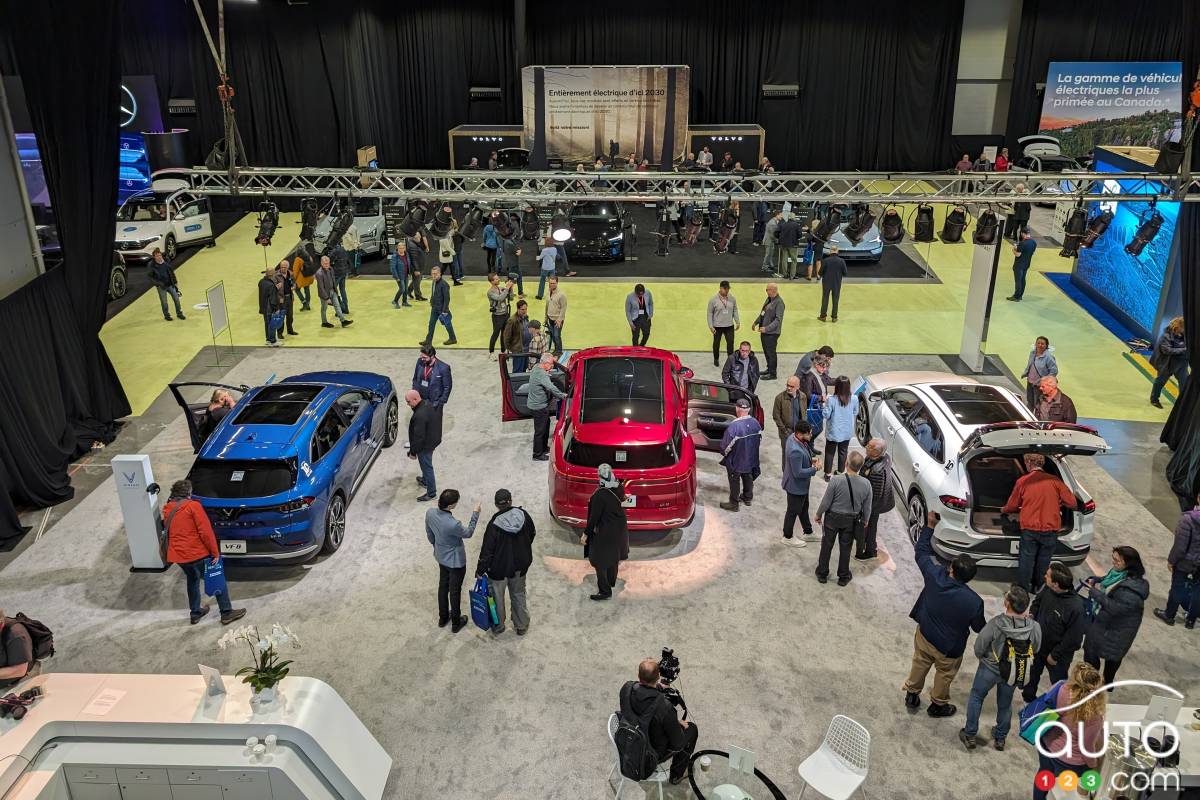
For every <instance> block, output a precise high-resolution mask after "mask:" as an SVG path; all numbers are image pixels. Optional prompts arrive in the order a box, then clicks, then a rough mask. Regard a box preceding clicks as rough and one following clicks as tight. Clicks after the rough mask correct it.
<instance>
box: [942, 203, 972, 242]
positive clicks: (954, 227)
mask: <svg viewBox="0 0 1200 800" xmlns="http://www.w3.org/2000/svg"><path fill="white" fill-rule="evenodd" d="M966 227H967V210H966V209H965V208H963V207H962V206H955V207H954V208H952V209H950V213H949V214H947V215H946V221H945V222H944V223H942V241H943V242H945V243H946V244H958V243H959V242H961V241H962V235H963V230H964V229H965V228H966Z"/></svg>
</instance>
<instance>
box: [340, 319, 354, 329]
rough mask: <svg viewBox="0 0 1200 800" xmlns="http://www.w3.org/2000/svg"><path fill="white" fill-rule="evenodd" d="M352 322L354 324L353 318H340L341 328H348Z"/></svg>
mask: <svg viewBox="0 0 1200 800" xmlns="http://www.w3.org/2000/svg"><path fill="white" fill-rule="evenodd" d="M353 324H354V320H352V319H344V320H342V327H343V328H349V327H350V326H351V325H353Z"/></svg>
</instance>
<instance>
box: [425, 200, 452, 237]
mask: <svg viewBox="0 0 1200 800" xmlns="http://www.w3.org/2000/svg"><path fill="white" fill-rule="evenodd" d="M453 221H454V209H453V208H451V207H450V204H449V203H443V204H442V205H440V206H439V207H438V210H437V211H435V212H434V213H433V222H432V223H430V225H429V232H430V233H432V234H433V235H434V237H435V238H438V239H441V238H444V237H445V236H446V235H447V234H448V233H450V223H451V222H453Z"/></svg>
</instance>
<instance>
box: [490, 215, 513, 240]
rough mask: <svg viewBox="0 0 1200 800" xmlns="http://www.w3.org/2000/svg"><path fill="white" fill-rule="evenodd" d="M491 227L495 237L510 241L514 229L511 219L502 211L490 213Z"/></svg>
mask: <svg viewBox="0 0 1200 800" xmlns="http://www.w3.org/2000/svg"><path fill="white" fill-rule="evenodd" d="M492 227H493V228H495V229H496V235H497V236H499V237H500V238H501V239H511V238H512V235H513V232H514V229H513V224H512V219H511V218H510V217H509V216H508V214H505V213H504V212H503V211H493V212H492Z"/></svg>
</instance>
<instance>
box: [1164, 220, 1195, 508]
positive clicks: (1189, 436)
mask: <svg viewBox="0 0 1200 800" xmlns="http://www.w3.org/2000/svg"><path fill="white" fill-rule="evenodd" d="M1175 232H1176V236H1178V237H1179V263H1180V265H1181V269H1182V270H1183V320H1184V325H1185V328H1186V331H1185V334H1184V335H1185V338H1186V339H1187V346H1188V361H1189V362H1190V364H1191V368H1192V377H1191V379H1190V380H1188V385H1187V388H1186V389H1185V390H1184V392H1183V396H1182V397H1180V398H1179V399H1178V400H1176V401H1175V405H1174V406H1172V407H1171V416H1169V417H1168V418H1167V424H1166V425H1165V426H1164V427H1163V431H1162V441H1163V442H1165V443H1166V444H1167V446H1168V447H1170V448H1171V449H1172V450H1174V451H1175V454H1174V455H1173V456H1171V460H1170V462H1168V463H1167V480H1169V481H1170V482H1171V488H1172V489H1173V490H1174V491H1175V493H1176V494H1177V495H1179V496H1180V497H1183V498H1189V499H1190V500H1192V501H1194V500H1195V498H1196V493H1197V492H1198V491H1200V275H1197V274H1196V269H1197V265H1200V203H1184V204H1183V206H1182V207H1181V208H1180V209H1179V220H1178V222H1177V223H1176V226H1175ZM1190 505H1191V504H1190V503H1189V507H1190Z"/></svg>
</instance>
